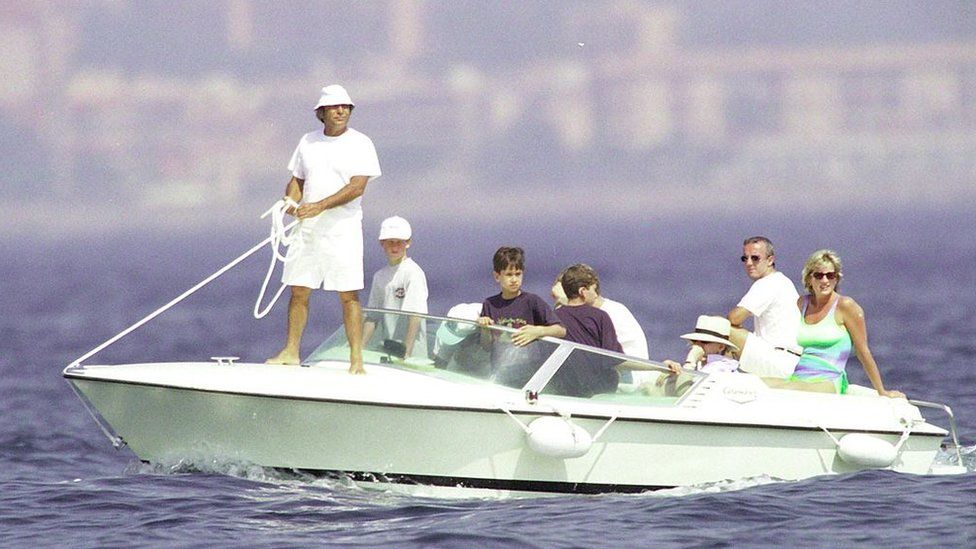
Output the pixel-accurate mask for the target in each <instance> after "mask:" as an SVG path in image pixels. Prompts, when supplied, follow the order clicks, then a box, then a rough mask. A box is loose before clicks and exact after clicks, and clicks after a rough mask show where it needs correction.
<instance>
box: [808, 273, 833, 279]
mask: <svg viewBox="0 0 976 549" xmlns="http://www.w3.org/2000/svg"><path fill="white" fill-rule="evenodd" d="M810 276H812V277H813V278H816V279H817V280H823V279H824V278H826V279H827V280H834V279H835V278H837V273H810Z"/></svg>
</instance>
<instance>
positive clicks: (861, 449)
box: [837, 433, 898, 467]
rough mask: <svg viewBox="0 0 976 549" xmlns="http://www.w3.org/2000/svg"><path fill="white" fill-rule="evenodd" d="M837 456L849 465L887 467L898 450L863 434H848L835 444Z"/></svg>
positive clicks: (892, 461) (887, 443)
mask: <svg viewBox="0 0 976 549" xmlns="http://www.w3.org/2000/svg"><path fill="white" fill-rule="evenodd" d="M837 455H839V456H840V458H841V459H842V460H844V461H846V462H847V463H850V464H851V465H861V466H863V467H888V466H890V465H891V464H892V463H894V462H895V458H896V457H897V456H898V450H897V449H896V448H895V447H894V445H892V444H891V443H890V442H888V441H886V440H881V439H880V438H877V437H873V436H871V435H866V434H864V433H848V434H846V435H844V436H842V437H840V441H838V443H837Z"/></svg>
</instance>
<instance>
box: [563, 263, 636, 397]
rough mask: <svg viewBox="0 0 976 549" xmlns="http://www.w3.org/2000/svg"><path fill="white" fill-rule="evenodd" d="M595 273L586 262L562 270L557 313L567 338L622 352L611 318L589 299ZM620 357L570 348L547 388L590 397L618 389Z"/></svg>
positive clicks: (593, 288)
mask: <svg viewBox="0 0 976 549" xmlns="http://www.w3.org/2000/svg"><path fill="white" fill-rule="evenodd" d="M597 281H598V278H597V274H596V271H594V270H593V268H592V267H590V266H589V265H584V264H582V263H580V264H577V265H573V266H572V267H569V268H567V269H566V270H565V271H563V277H562V287H563V291H564V292H565V293H566V297H567V301H566V304H565V305H564V306H562V307H560V308H558V309H556V316H558V317H559V320H560V321H561V322H562V324H563V326H564V327H565V328H566V339H567V340H569V341H573V342H576V343H582V344H585V345H590V346H593V347H599V348H601V349H606V350H608V351H616V352H618V353H622V352H623V348H622V347H621V346H620V342H619V341H617V333H616V332H615V331H614V327H613V321H612V320H610V315H608V314H607V313H606V312H605V311H602V310H600V309H597V308H596V307H594V306H593V305H591V304H590V303H592V302H593V299H595V295H596V285H597ZM620 362H621V360H619V359H616V358H613V357H608V356H603V355H599V354H594V353H587V352H581V351H573V353H572V354H570V355H569V357H568V358H567V359H566V362H565V363H563V365H562V367H561V368H559V371H557V372H556V375H554V376H553V378H552V380H551V381H550V384H549V386H547V389H550V392H552V393H555V394H560V395H567V396H580V397H590V396H593V395H594V394H597V393H612V392H615V391H616V390H617V384H618V383H619V382H620V377H619V374H618V372H617V368H616V366H617V364H619V363H620Z"/></svg>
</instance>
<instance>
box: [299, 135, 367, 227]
mask: <svg viewBox="0 0 976 549" xmlns="http://www.w3.org/2000/svg"><path fill="white" fill-rule="evenodd" d="M288 169H289V170H290V171H291V173H292V175H294V176H295V177H297V178H298V179H302V180H304V181H305V185H304V188H303V190H302V202H304V203H311V202H318V201H319V200H322V199H323V198H326V197H329V196H331V195H333V194H335V193H336V192H338V191H339V190H340V189H342V188H343V187H345V186H346V185H348V184H349V181H350V180H351V179H352V178H353V176H357V175H364V176H366V177H368V178H369V179H370V180H373V179H375V178H377V177H379V176H380V175H381V172H380V163H379V159H378V158H377V156H376V147H374V146H373V141H372V140H370V138H369V137H367V136H366V135H365V134H362V133H360V132H358V131H356V130H354V129H352V128H346V131H344V132H343V133H342V135H338V136H335V137H332V136H328V135H325V134H324V133H322V132H321V131H317V132H309V133H307V134H305V135H304V136H302V139H301V141H299V143H298V147H296V148H295V152H294V153H293V154H292V156H291V161H290V162H289V163H288ZM362 219H363V209H362V197H361V196H360V197H357V198H355V199H353V200H350V201H349V202H347V203H345V204H343V205H341V206H336V207H335V208H330V209H328V210H325V211H324V212H322V213H321V214H319V215H317V216H315V217H313V218H310V219H306V220H305V221H304V222H303V223H302V228H303V229H306V230H309V229H311V230H314V231H315V232H316V233H329V234H343V233H349V232H352V231H360V232H361V231H362Z"/></svg>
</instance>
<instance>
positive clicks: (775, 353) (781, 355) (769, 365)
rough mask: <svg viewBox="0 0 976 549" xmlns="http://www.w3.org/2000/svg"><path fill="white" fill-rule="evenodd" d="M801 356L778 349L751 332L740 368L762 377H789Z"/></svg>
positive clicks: (744, 348)
mask: <svg viewBox="0 0 976 549" xmlns="http://www.w3.org/2000/svg"><path fill="white" fill-rule="evenodd" d="M799 361H800V356H799V355H795V354H793V353H791V352H789V351H785V350H783V349H777V348H775V347H774V346H773V344H771V343H769V342H768V341H766V340H765V339H763V338H761V337H759V336H757V335H756V334H754V333H752V332H749V335H747V336H746V343H745V345H744V346H743V348H742V355H741V356H740V357H739V368H740V369H742V371H744V372H749V373H751V374H756V375H758V376H762V377H779V378H788V377H790V376H791V375H793V370H795V369H796V363H797V362H799Z"/></svg>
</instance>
